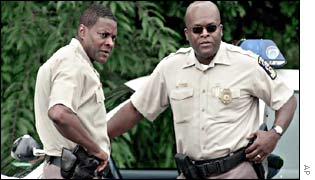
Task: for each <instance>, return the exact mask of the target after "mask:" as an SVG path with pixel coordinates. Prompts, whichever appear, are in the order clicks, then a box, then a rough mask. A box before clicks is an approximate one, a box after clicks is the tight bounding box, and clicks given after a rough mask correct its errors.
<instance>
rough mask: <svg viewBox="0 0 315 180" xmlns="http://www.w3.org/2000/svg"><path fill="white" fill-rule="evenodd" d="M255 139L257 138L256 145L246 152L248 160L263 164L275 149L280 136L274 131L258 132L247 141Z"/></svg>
mask: <svg viewBox="0 0 315 180" xmlns="http://www.w3.org/2000/svg"><path fill="white" fill-rule="evenodd" d="M254 137H256V139H255V141H254V143H253V144H252V145H251V146H249V147H248V148H247V149H246V150H245V153H246V158H247V159H249V160H250V161H254V162H255V163H261V162H262V161H263V160H264V159H265V158H266V157H267V156H268V155H269V154H270V153H271V152H272V151H273V150H274V149H275V147H276V145H277V142H278V140H279V139H280V135H279V134H277V133H276V132H275V131H274V130H272V129H271V130H269V131H261V130H258V131H256V132H254V133H252V134H250V135H249V136H248V137H247V139H248V140H253V139H254Z"/></svg>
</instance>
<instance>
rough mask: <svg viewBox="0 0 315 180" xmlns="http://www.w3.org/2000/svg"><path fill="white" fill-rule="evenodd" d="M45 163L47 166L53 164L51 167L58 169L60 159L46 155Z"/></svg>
mask: <svg viewBox="0 0 315 180" xmlns="http://www.w3.org/2000/svg"><path fill="white" fill-rule="evenodd" d="M45 161H46V162H47V163H49V164H53V165H56V166H58V167H60V165H61V157H58V156H49V155H46V156H45Z"/></svg>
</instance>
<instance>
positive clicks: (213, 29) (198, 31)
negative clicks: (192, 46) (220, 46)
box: [191, 24, 219, 34]
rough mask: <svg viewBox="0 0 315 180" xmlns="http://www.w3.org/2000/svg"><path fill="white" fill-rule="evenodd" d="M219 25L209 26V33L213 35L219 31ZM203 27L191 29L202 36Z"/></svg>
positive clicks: (207, 28) (207, 27)
mask: <svg viewBox="0 0 315 180" xmlns="http://www.w3.org/2000/svg"><path fill="white" fill-rule="evenodd" d="M218 26H219V25H215V24H208V25H207V26H206V27H205V28H206V30H207V31H208V33H213V32H215V31H216V30H217V28H218ZM203 28H204V27H203V26H195V27H192V28H191V31H192V32H193V33H195V34H201V33H202V31H203Z"/></svg>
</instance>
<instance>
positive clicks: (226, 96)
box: [219, 89, 232, 105]
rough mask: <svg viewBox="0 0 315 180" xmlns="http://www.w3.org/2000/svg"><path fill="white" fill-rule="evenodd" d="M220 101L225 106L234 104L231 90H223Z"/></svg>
mask: <svg viewBox="0 0 315 180" xmlns="http://www.w3.org/2000/svg"><path fill="white" fill-rule="evenodd" d="M219 99H220V100H221V102H222V103H223V104H225V105H227V104H230V103H231V102H232V93H231V90H230V89H223V90H222V91H221V93H220V97H219Z"/></svg>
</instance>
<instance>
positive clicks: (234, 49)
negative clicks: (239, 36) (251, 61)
mask: <svg viewBox="0 0 315 180" xmlns="http://www.w3.org/2000/svg"><path fill="white" fill-rule="evenodd" d="M226 49H227V50H229V51H232V52H238V53H240V54H244V55H247V56H250V57H252V58H255V59H257V58H258V55H257V54H255V53H253V52H252V51H249V50H244V49H242V48H241V47H239V46H234V45H227V46H226Z"/></svg>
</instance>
